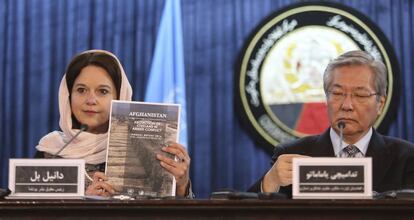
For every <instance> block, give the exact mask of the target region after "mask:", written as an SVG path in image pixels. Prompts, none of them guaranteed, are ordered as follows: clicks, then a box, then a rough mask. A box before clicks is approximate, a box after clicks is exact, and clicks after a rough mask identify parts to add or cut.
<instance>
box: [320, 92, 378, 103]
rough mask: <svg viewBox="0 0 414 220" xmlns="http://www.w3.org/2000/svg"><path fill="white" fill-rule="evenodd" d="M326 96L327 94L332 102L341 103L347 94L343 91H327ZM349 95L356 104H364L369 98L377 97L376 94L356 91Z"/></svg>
mask: <svg viewBox="0 0 414 220" xmlns="http://www.w3.org/2000/svg"><path fill="white" fill-rule="evenodd" d="M328 94H329V98H331V99H332V101H336V102H342V101H343V100H345V98H346V97H347V96H348V93H345V92H343V91H335V90H332V91H329V93H328ZM350 95H351V99H352V100H353V101H355V102H357V103H365V102H367V101H368V100H369V98H371V96H374V95H378V93H370V92H369V91H363V90H358V91H352V92H351V93H350Z"/></svg>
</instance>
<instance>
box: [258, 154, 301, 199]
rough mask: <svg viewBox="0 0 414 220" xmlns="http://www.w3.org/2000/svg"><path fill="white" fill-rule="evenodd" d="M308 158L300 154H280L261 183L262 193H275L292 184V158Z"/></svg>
mask: <svg viewBox="0 0 414 220" xmlns="http://www.w3.org/2000/svg"><path fill="white" fill-rule="evenodd" d="M301 157H309V156H305V155H300V154H282V155H280V156H279V158H278V159H277V161H276V163H275V164H273V166H272V168H271V169H270V170H269V171H268V172H267V173H266V175H265V176H264V178H263V181H262V190H263V192H276V191H278V190H279V187H281V186H287V185H290V184H292V161H293V158H301Z"/></svg>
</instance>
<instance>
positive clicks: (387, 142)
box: [248, 129, 414, 197]
mask: <svg viewBox="0 0 414 220" xmlns="http://www.w3.org/2000/svg"><path fill="white" fill-rule="evenodd" d="M282 154H302V155H308V156H312V157H334V156H335V153H334V150H333V146H332V142H331V138H330V136H329V129H328V130H326V131H325V132H324V133H323V134H321V135H316V136H308V137H304V138H301V139H298V140H295V141H293V142H289V143H286V144H281V145H279V146H277V147H275V149H274V155H273V157H272V165H273V164H274V162H275V161H276V160H277V158H278V157H279V155H282ZM366 157H372V175H373V177H372V182H373V186H372V189H373V190H374V191H376V192H384V191H389V190H398V189H405V188H414V144H412V143H409V142H407V141H404V140H402V139H398V138H393V137H388V136H383V135H381V134H379V133H378V132H376V131H375V129H374V131H373V133H372V137H371V140H370V142H369V145H368V149H367V152H366ZM262 179H263V177H262V178H261V179H260V180H259V181H257V182H256V183H255V184H254V185H253V186H252V187H250V189H249V190H248V191H249V192H260V191H261V189H260V185H261V182H262ZM279 192H281V193H284V194H287V195H288V196H290V197H291V196H292V186H291V185H290V186H287V187H281V188H280V190H279Z"/></svg>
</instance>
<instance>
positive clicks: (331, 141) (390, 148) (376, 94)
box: [249, 51, 414, 196]
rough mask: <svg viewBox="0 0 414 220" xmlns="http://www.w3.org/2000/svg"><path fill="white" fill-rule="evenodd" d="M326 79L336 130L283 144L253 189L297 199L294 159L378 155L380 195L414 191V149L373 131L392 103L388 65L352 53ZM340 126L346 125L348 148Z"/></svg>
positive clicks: (333, 65)
mask: <svg viewBox="0 0 414 220" xmlns="http://www.w3.org/2000/svg"><path fill="white" fill-rule="evenodd" d="M323 81H324V90H325V94H326V98H327V107H328V117H329V123H330V125H331V127H330V128H329V129H328V130H327V131H325V132H324V133H323V134H321V135H317V136H309V137H305V138H301V139H299V140H296V141H293V142H290V143H286V144H281V145H279V146H277V147H276V148H275V150H274V155H273V157H272V161H273V166H272V168H271V169H270V170H269V171H268V172H267V173H266V175H265V176H264V177H262V178H261V179H260V180H259V181H258V182H256V184H255V185H253V186H252V187H251V188H250V189H249V191H252V192H281V193H285V194H287V195H288V196H291V195H292V188H291V184H292V159H293V158H295V157H309V156H310V157H335V156H336V157H372V167H373V168H372V169H373V190H374V191H376V192H384V191H388V190H398V189H403V188H410V187H411V188H414V145H413V144H411V143H409V142H406V141H404V140H401V139H397V138H392V137H387V136H383V135H381V134H379V133H377V132H376V131H375V129H374V128H373V127H372V126H373V124H374V122H375V120H376V119H377V117H378V116H379V115H380V114H381V111H382V110H383V108H384V103H385V100H386V92H387V91H386V88H387V70H386V67H385V65H384V64H383V63H382V62H380V61H378V60H374V59H373V58H372V57H371V56H370V55H369V54H367V53H365V52H362V51H351V52H347V53H345V54H343V55H341V56H339V57H338V58H337V59H335V60H333V61H332V62H331V63H330V64H329V65H328V67H327V68H326V70H325V73H324V76H323ZM340 122H341V123H340ZM338 124H344V125H345V127H344V128H343V143H342V145H341V144H340V143H339V142H340V137H339V130H340V129H339V126H338ZM341 146H342V149H340V148H341ZM349 149H350V150H351V151H352V152H349ZM347 150H348V151H347Z"/></svg>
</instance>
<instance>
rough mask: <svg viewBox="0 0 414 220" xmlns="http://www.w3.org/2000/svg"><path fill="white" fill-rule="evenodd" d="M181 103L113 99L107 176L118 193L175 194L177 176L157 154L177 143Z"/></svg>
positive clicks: (151, 195) (157, 195)
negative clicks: (164, 165)
mask: <svg viewBox="0 0 414 220" xmlns="http://www.w3.org/2000/svg"><path fill="white" fill-rule="evenodd" d="M179 115H180V105H178V104H161V103H146V102H132V101H117V100H114V101H112V107H111V115H110V120H109V121H110V124H109V133H108V135H109V138H108V151H107V163H106V175H107V176H108V179H109V180H108V182H109V183H110V184H111V185H112V186H113V187H114V189H115V191H116V192H117V194H120V195H127V196H131V197H139V196H148V197H167V196H175V178H174V176H173V175H171V174H170V173H169V172H168V171H167V170H165V169H164V168H163V167H161V165H160V162H159V160H157V158H156V154H158V153H159V154H164V155H167V156H170V157H171V158H174V156H173V155H171V154H168V153H166V152H163V151H162V150H161V148H162V147H164V146H167V145H168V144H169V143H172V142H178V131H179V123H178V122H179Z"/></svg>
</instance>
